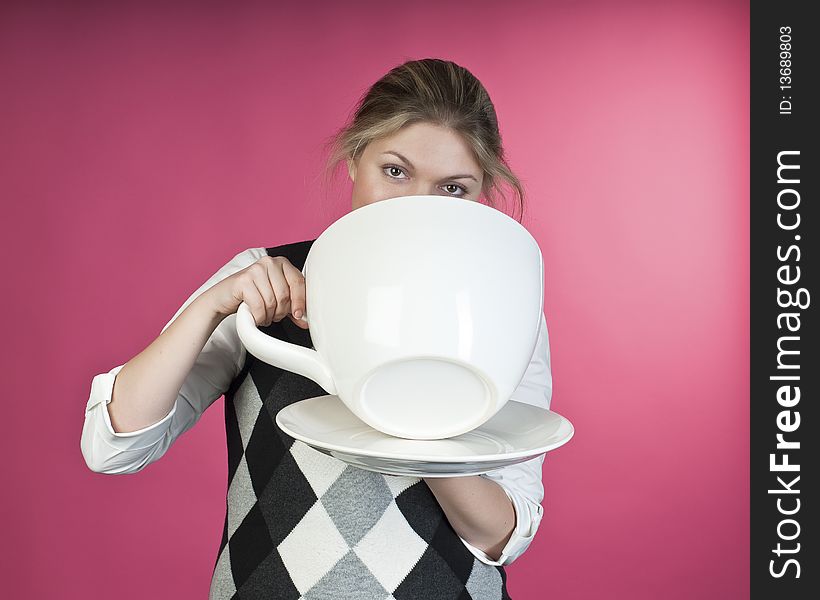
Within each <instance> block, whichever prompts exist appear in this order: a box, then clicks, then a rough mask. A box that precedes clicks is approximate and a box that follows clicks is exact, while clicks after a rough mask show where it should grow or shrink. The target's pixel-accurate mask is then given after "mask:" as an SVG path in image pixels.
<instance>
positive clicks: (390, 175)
mask: <svg viewBox="0 0 820 600" xmlns="http://www.w3.org/2000/svg"><path fill="white" fill-rule="evenodd" d="M382 171H390V173H387V175H388V177H392V178H393V179H399V177H393V175H392V173H395V172H396V171H398V174H401V173H404V171H403V170H402V169H401V168H399V167H396V166H393V165H387V166H386V167H382Z"/></svg>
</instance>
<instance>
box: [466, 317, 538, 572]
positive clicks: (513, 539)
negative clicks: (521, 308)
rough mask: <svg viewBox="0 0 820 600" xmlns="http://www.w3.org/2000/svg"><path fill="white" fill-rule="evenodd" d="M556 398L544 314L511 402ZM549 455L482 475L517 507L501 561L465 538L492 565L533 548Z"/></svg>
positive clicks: (479, 556) (512, 558)
mask: <svg viewBox="0 0 820 600" xmlns="http://www.w3.org/2000/svg"><path fill="white" fill-rule="evenodd" d="M551 400H552V368H551V365H550V349H549V332H548V331H547V319H546V317H545V316H544V315H543V313H542V315H541V323H540V329H539V332H538V341H537V342H536V345H535V351H534V353H533V356H532V360H531V361H530V364H529V366H528V367H527V370H526V372H525V373H524V377H523V379H522V380H521V383H520V384H519V385H518V387H517V388H516V389H515V391H514V392H513V395H512V396H511V397H510V402H514V401H518V402H524V403H525V404H532V405H533V406H539V407H541V408H546V409H549V407H550V401H551ZM545 458H546V454H541V455H540V456H537V457H535V458H533V459H530V460H527V461H524V462H521V463H518V464H515V465H510V466H508V467H502V468H500V469H495V470H493V471H489V472H488V473H484V474H482V475H480V477H486V478H487V479H492V480H493V481H495V482H496V483H498V484H499V485H500V486H501V489H503V490H504V491H505V492H506V494H507V496H508V497H509V498H510V500H511V501H512V504H513V507H514V508H515V516H516V523H515V529H514V530H513V533H512V535H511V536H510V539H509V541H508V542H507V545H506V546H504V550H503V551H502V553H501V557H500V558H499V560H497V561H494V560H492V559H491V558H490V557H489V556H487V554H486V553H485V552H483V551H482V550H480V549H479V548H476V547H474V546H471V545H470V544H469V543H467V541H466V540H464V539H463V538H462V539H461V541H462V542H464V545H465V546H467V549H468V550H470V552H472V553H473V554H474V555H475V556H476V558H478V559H479V560H480V561H481V562H483V563H485V564H488V565H507V564H510V563H511V562H512V561H514V560H515V559H516V558H518V557H519V556H521V555H522V554H523V553H524V551H525V550H526V549H527V548H528V547H529V545H530V543H531V542H532V540H533V538H534V537H535V532H536V531H537V530H538V526H539V524H540V523H541V517H542V516H543V511H544V509H543V507H542V506H541V501H542V500H543V499H544V486H543V484H542V482H541V467H542V465H543V463H544V459H545Z"/></svg>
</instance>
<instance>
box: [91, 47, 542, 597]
mask: <svg viewBox="0 0 820 600" xmlns="http://www.w3.org/2000/svg"><path fill="white" fill-rule="evenodd" d="M331 142H332V143H331V153H330V159H329V161H328V171H327V172H332V170H333V169H334V168H335V167H336V166H337V165H338V164H341V163H342V162H345V163H346V166H347V170H348V174H349V176H350V178H351V180H352V181H353V197H352V203H351V204H352V209H353V210H356V209H357V208H360V207H362V206H365V205H367V204H370V203H373V202H378V201H380V200H385V199H388V198H393V197H397V196H408V195H416V194H438V195H448V196H456V197H459V198H464V200H465V202H477V201H481V200H482V199H487V200H488V201H490V202H491V203H492V202H493V200H492V196H493V192H494V190H495V189H496V188H497V187H498V185H499V183H500V182H501V181H505V182H507V183H508V184H510V185H511V186H512V187H513V188H514V189H515V190H516V192H517V197H518V200H519V206H522V205H523V190H522V188H521V185H520V183H519V181H518V179H517V178H516V177H515V175H513V174H512V172H511V171H510V170H509V168H508V167H507V165H506V163H505V159H504V156H503V150H502V146H501V138H500V135H499V131H498V124H497V120H496V115H495V110H494V108H493V105H492V103H491V102H490V99H489V96H488V95H487V92H486V90H485V89H484V87H483V86H482V85H481V83H480V82H479V81H478V80H477V79H476V78H475V77H474V76H473V75H472V74H471V73H470V72H469V71H467V70H466V69H464V68H463V67H460V66H458V65H456V64H454V63H452V62H449V61H444V60H438V59H425V60H419V61H411V62H407V63H405V64H402V65H400V66H398V67H396V68H394V69H392V70H391V71H390V72H389V73H387V74H386V75H385V76H384V77H383V78H381V79H380V80H379V81H378V82H376V83H375V84H374V85H373V86H372V87H371V88H370V89H369V90H368V92H367V93H366V94H365V96H364V97H363V98H362V99H361V101H360V103H359V105H358V107H357V110H356V112H355V115H354V117H353V119H352V121H351V123H349V124H348V125H347V126H346V127H345V128H343V129H341V130H340V131H339V132H337V133H336V135H335V136H334V137H333V138H332V139H331ZM313 241H314V240H306V241H302V242H295V243H289V244H284V245H280V246H274V247H271V248H249V249H247V250H245V251H243V252H241V253H239V254H237V255H236V256H235V257H234V258H233V259H232V260H230V261H229V262H228V263H227V264H225V265H224V266H223V267H222V268H221V269H219V270H218V271H217V272H216V273H215V274H214V275H213V276H212V277H211V278H210V279H209V280H208V281H206V282H205V283H204V284H203V285H202V286H201V287H200V288H199V289H198V290H196V291H195V292H194V293H193V294H192V295H191V296H190V297H189V298H188V299H187V301H186V302H185V303H184V304H183V305H182V306H181V307H180V309H179V310H178V311H177V313H176V314H175V315H174V317H173V318H172V319H171V320H170V321H169V322H168V323H167V324H166V325H165V327H164V328H163V330H162V332H161V334H160V335H159V337H158V338H157V339H156V340H154V341H153V342H152V343H151V344H150V345H149V346H148V347H147V348H146V349H145V350H143V351H142V352H140V353H139V354H137V355H136V356H135V357H134V358H132V359H131V360H130V361H128V362H127V363H126V364H124V365H119V366H117V367H115V368H114V369H112V370H111V371H109V372H108V373H102V374H99V375H97V376H96V377H94V380H93V382H92V389H91V397H90V399H89V401H88V404H87V406H86V417H85V423H84V427H83V432H82V441H81V448H82V452H83V456H84V457H85V460H86V463H87V465H88V466H89V468H90V469H92V470H93V471H95V472H101V473H111V474H119V473H135V472H137V471H139V470H141V469H143V468H145V466H147V465H148V464H150V463H151V462H154V461H156V460H158V459H159V458H160V457H162V456H163V455H164V454H165V452H166V451H167V450H168V448H169V447H170V446H171V444H173V442H174V441H175V440H176V439H177V438H179V436H180V435H182V434H183V433H184V432H185V431H187V430H188V429H190V428H191V427H193V425H194V424H195V423H196V422H197V421H198V419H199V418H200V416H201V415H202V413H203V412H204V411H205V410H206V409H207V408H208V406H210V405H211V404H213V402H215V401H216V400H217V399H218V398H219V397H220V396H222V395H223V394H224V396H225V421H226V435H227V443H228V462H229V474H228V475H229V478H228V491H227V506H226V516H225V524H224V528H223V536H222V541H221V544H220V547H219V551H218V553H217V555H216V559H215V561H216V562H215V566H214V571H213V576H212V580H211V587H210V597H211V598H220V599H221V598H225V599H229V598H263V597H264V598H294V599H296V598H316V599H335V598H355V599H357V600H366V599H370V598H373V599H380V600H382V599H397V600H400V599H402V598H408V599H409V598H423V599H425V600H426V599H433V598H435V599H445V598H452V599H453V600H459V599H465V598H477V599H482V600H483V599H485V598H486V599H489V598H508V597H509V595H508V593H507V588H506V580H507V578H506V572H505V570H504V566H503V565H506V564H509V563H510V562H512V561H513V560H515V559H516V558H517V557H518V556H520V555H521V554H522V553H523V552H524V551H525V550H526V549H527V547H528V546H529V544H530V542H531V541H532V539H533V537H534V535H535V532H536V530H537V529H538V525H539V523H540V521H541V517H542V507H541V501H542V500H543V496H544V489H543V486H542V483H541V467H542V463H543V461H544V455H541V456H540V457H538V458H535V459H533V460H530V461H527V462H524V463H519V464H517V465H512V466H508V467H504V468H501V469H496V470H495V471H491V472H489V473H486V474H484V475H480V476H470V477H456V478H429V479H428V478H425V479H420V478H417V477H397V476H391V475H383V474H380V473H374V472H370V471H365V470H363V469H358V468H356V467H353V466H350V465H347V464H346V463H343V462H341V461H339V460H337V459H335V458H332V457H330V456H327V455H325V454H323V453H321V452H318V451H316V450H314V449H313V448H311V447H309V446H307V445H306V444H304V443H302V442H300V441H295V440H294V439H293V438H291V437H289V436H287V435H285V434H284V433H283V432H282V431H281V430H279V428H278V427H277V426H276V424H275V422H274V418H275V416H276V413H277V412H278V411H279V410H280V409H281V408H283V407H284V406H287V405H289V404H291V403H293V402H297V401H299V400H303V399H306V398H311V397H315V396H321V395H324V394H326V393H327V392H326V391H325V390H323V389H322V388H321V387H320V386H319V385H318V384H316V383H315V382H313V381H310V380H309V379H307V378H305V377H302V376H300V375H297V374H294V373H290V372H288V371H284V370H282V369H279V368H276V367H273V366H271V365H268V364H266V363H263V362H262V361H259V360H257V359H255V357H253V356H252V355H250V354H248V353H247V352H246V351H245V348H244V346H243V345H242V343H241V342H240V340H239V338H238V336H237V334H236V323H235V318H236V316H235V313H236V311H237V308H238V307H239V304H240V303H242V302H246V303H247V304H248V305H249V307H250V308H251V311H252V313H253V315H254V318H255V320H256V322H257V324H258V325H259V327H260V328H261V329H262V330H263V331H265V332H266V333H268V334H269V335H273V336H276V337H278V338H280V339H285V340H288V341H291V342H293V343H299V344H301V345H303V346H306V347H312V344H311V340H310V332H309V330H308V327H307V325H306V324H305V322H304V321H302V320H301V319H300V317H301V316H302V315H303V314H304V312H305V307H306V298H305V282H304V277H303V276H302V273H301V269H302V267H303V266H304V262H305V258H306V257H307V253H308V250H309V249H310V245H311V244H312V243H313ZM499 318H503V315H499ZM551 394H552V377H551V371H550V357H549V340H548V333H547V325H546V320H545V318H544V316H543V315H542V318H541V323H540V331H539V337H538V343H537V346H536V349H535V352H534V354H533V357H532V360H531V362H530V365H529V367H528V369H527V371H526V374H525V376H524V379H523V381H522V382H521V384H520V385H519V386H518V388H517V389H516V391H515V394H514V395H513V399H514V400H517V401H521V402H526V403H529V404H534V405H537V406H541V407H543V408H549V404H550V398H551Z"/></svg>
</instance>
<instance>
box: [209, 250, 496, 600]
mask: <svg viewBox="0 0 820 600" xmlns="http://www.w3.org/2000/svg"><path fill="white" fill-rule="evenodd" d="M313 241H314V240H308V241H304V242H296V243H292V244H285V245H282V246H277V247H273V248H267V249H266V250H267V252H268V255H270V256H284V257H286V258H287V259H288V260H289V261H290V262H291V263H292V264H293V265H294V266H295V267H297V268H298V269H302V268H303V267H304V263H305V259H306V258H307V253H308V250H309V249H310V246H311V244H312V243H313ZM261 329H262V331H264V332H265V333H267V334H268V335H271V336H274V337H276V338H279V339H282V340H286V341H289V342H292V343H294V344H299V345H300V346H304V347H307V348H313V344H312V342H311V339H310V332H309V331H308V330H305V329H301V328H299V327H298V326H296V325H295V324H294V323H292V322H291V321H290V319H289V318H287V317H286V318H284V319H282V320H281V321H279V322H278V323H271V325H270V326H268V327H263V328H261ZM325 394H327V392H326V391H325V390H324V389H323V388H322V387H321V386H319V385H318V384H317V383H315V382H314V381H312V380H310V379H308V378H306V377H303V376H301V375H297V374H295V373H292V372H290V371H285V370H283V369H280V368H278V367H274V366H272V365H269V364H267V363H265V362H263V361H260V360H259V359H257V358H256V357H254V356H253V355H252V354H250V353H249V352H248V353H247V358H246V360H245V364H244V366H243V368H242V370H241V371H240V373H239V375H238V376H237V377H236V379H234V381H233V382H232V384H231V386H230V388H229V390H228V391H227V392H226V393H225V431H226V434H227V444H228V491H227V508H226V513H225V526H224V529H223V533H222V542H221V544H220V546H219V552H218V553H217V558H216V563H215V566H214V570H213V577H212V580H211V588H210V598H211V599H212V600H216V599H220V600H222V599H224V600H229V599H262V598H264V599H266V600H274V599H293V600H297V599H302V598H304V599H305V600H342V599H350V600H371V599H372V600H394V599H395V600H411V599H413V600H450V599H452V600H467V599H470V598H473V599H478V600H491V599H498V600H501V599H508V598H509V595H508V594H507V589H506V581H507V576H506V573H505V571H504V568H503V567H500V566H492V565H487V564H486V563H483V562H481V561H479V560H478V559H477V558H475V557H474V556H473V554H472V553H471V552H470V551H469V550H467V548H466V547H465V546H464V544H463V543H462V542H461V540H460V538H459V537H458V535H457V534H456V532H455V530H454V529H453V528H452V526H451V525H450V523H449V521H448V520H447V518H446V516H445V514H444V512H443V511H442V509H441V506H440V505H439V504H438V502H437V500H436V499H435V496H433V493H432V492H431V491H430V488H428V487H427V484H426V483H425V482H424V481H423V480H422V479H420V478H418V477H403V476H402V477H399V476H393V475H383V474H380V473H375V472H371V471H366V470H364V469H360V468H357V467H354V466H352V465H348V464H347V463H344V462H342V461H340V460H338V459H336V458H333V457H331V456H328V455H326V454H324V453H322V452H319V451H318V450H315V449H313V448H311V447H310V446H308V445H307V444H304V443H303V442H301V441H298V440H295V439H294V438H292V437H290V436H288V435H286V434H285V433H284V432H283V431H282V430H280V429H279V427H278V426H277V425H276V422H275V418H276V413H277V412H279V410H281V409H282V408H284V407H285V406H288V405H290V404H292V403H294V402H297V401H299V400H304V399H306V398H312V397H315V396H323V395H325Z"/></svg>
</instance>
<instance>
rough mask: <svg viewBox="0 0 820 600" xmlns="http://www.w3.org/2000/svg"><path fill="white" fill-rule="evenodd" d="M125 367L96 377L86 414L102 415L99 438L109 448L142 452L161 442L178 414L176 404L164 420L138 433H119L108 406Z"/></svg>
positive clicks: (139, 430) (115, 368)
mask: <svg viewBox="0 0 820 600" xmlns="http://www.w3.org/2000/svg"><path fill="white" fill-rule="evenodd" d="M123 366H124V365H120V366H118V367H114V368H113V369H111V371H109V372H108V373H102V374H100V375H97V376H96V377H94V379H93V380H92V382H91V396H90V398H89V399H88V404H87V405H86V414H87V415H88V413H91V412H93V411H95V410H97V411H100V413H101V414H102V421H103V425H104V426H103V427H98V428H97V433H98V435H99V437H100V438H101V439H102V440H103V441H104V442H106V443H107V444H108V445H109V446H111V447H113V448H115V449H117V450H142V449H145V448H149V447H151V446H154V445H155V444H156V443H157V442H159V441H160V440H161V439H162V438H163V437H164V436H165V434H166V433H167V432H168V429H169V428H170V426H171V419H173V417H174V413H176V409H177V406H176V402H174V405H173V406H172V407H171V410H170V411H169V412H168V414H167V415H165V416H164V417H163V418H162V419H160V420H159V421H157V422H156V423H153V424H151V425H149V426H148V427H143V428H142V429H138V430H136V431H128V432H117V431H114V427H113V425H111V415H110V414H109V412H108V404H110V402H111V395H112V392H113V390H114V381H115V379H116V377H117V373H119V372H120V369H122V367H123Z"/></svg>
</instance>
